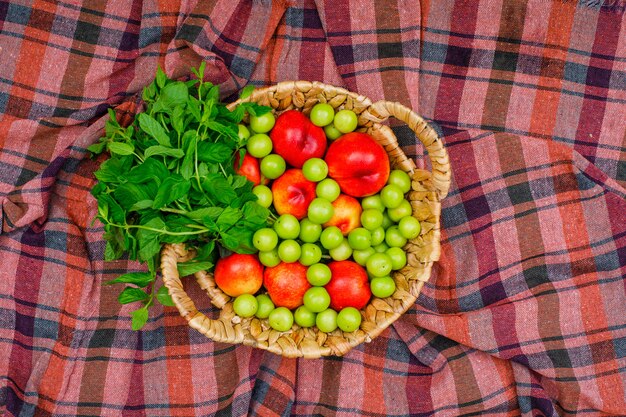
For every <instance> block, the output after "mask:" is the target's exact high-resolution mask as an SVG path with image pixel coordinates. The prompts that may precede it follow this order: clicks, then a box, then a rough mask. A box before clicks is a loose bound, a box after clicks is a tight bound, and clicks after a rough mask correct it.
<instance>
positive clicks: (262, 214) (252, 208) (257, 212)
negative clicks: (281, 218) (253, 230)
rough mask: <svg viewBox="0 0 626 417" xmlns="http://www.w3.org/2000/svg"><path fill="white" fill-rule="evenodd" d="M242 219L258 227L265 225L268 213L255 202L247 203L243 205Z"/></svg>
mask: <svg viewBox="0 0 626 417" xmlns="http://www.w3.org/2000/svg"><path fill="white" fill-rule="evenodd" d="M242 211H243V217H244V218H245V219H246V221H248V222H250V223H254V224H258V225H265V224H266V223H267V218H268V217H269V215H270V211H269V210H268V209H266V208H265V207H263V206H261V205H260V204H258V203H256V202H255V201H248V202H247V203H245V204H244V205H243V209H242Z"/></svg>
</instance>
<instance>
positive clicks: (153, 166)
mask: <svg viewBox="0 0 626 417" xmlns="http://www.w3.org/2000/svg"><path fill="white" fill-rule="evenodd" d="M169 176H170V172H169V170H168V169H167V167H166V166H165V164H163V162H161V161H159V160H158V159H155V158H148V159H146V160H145V161H144V162H143V163H141V164H139V165H137V166H135V167H133V169H131V170H130V172H129V173H128V175H126V177H125V179H126V180H128V181H130V182H132V183H135V184H141V183H144V182H147V181H150V180H153V179H155V178H157V179H159V182H160V181H162V180H164V179H165V178H167V177H169Z"/></svg>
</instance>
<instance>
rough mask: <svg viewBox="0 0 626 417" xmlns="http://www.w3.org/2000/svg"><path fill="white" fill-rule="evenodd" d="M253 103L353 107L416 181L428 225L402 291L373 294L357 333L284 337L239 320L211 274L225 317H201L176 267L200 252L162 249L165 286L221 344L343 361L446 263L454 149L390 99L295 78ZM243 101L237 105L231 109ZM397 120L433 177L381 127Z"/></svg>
mask: <svg viewBox="0 0 626 417" xmlns="http://www.w3.org/2000/svg"><path fill="white" fill-rule="evenodd" d="M249 100H251V101H255V102H257V103H259V104H263V105H267V106H270V107H272V108H273V109H274V112H275V113H277V114H280V113H281V112H283V111H285V110H290V109H298V110H301V111H302V112H304V113H305V114H308V113H309V112H310V110H311V108H312V107H313V106H314V105H315V104H316V103H318V102H327V103H329V104H330V105H332V106H333V107H334V108H336V109H344V108H345V109H351V110H353V111H354V112H355V113H357V115H358V116H359V128H358V131H362V132H367V133H369V134H370V135H372V136H373V137H374V138H375V139H376V140H377V141H378V142H379V143H380V144H381V145H383V147H384V148H385V149H386V150H387V153H388V154H389V158H390V161H391V166H392V168H396V169H402V170H404V171H405V172H407V173H408V174H409V175H410V176H411V178H412V190H411V191H410V192H409V194H408V197H409V200H410V202H411V206H412V207H413V216H415V217H416V218H417V219H418V220H420V222H421V224H422V232H421V234H420V236H418V237H417V238H415V239H413V240H411V241H409V242H408V243H407V245H406V246H405V249H406V251H407V260H408V262H407V266H406V267H404V268H403V269H402V270H400V271H397V272H396V273H395V274H394V280H395V282H396V287H397V289H396V291H395V293H394V294H393V295H392V296H391V297H388V298H385V299H379V298H375V297H372V299H371V301H370V303H369V304H368V305H367V306H366V307H365V308H364V309H363V310H362V311H361V314H362V318H363V320H362V324H361V327H360V329H358V330H357V331H355V332H352V333H344V332H342V331H341V330H339V329H337V330H335V331H333V332H332V333H323V332H320V331H318V330H317V328H315V327H313V328H300V327H299V326H297V325H295V324H294V326H293V327H292V328H291V330H289V331H287V332H278V331H275V330H273V329H271V328H270V327H269V325H268V323H267V320H259V319H257V318H255V317H252V318H241V317H239V316H236V315H235V313H234V312H233V308H232V300H231V298H230V297H229V296H227V295H226V294H224V293H223V292H222V291H221V290H220V289H219V288H218V287H217V286H216V285H215V281H214V280H213V276H212V274H209V273H205V272H199V273H197V274H196V275H195V276H196V279H197V282H198V284H199V285H200V287H201V288H202V289H204V290H206V292H207V293H208V295H209V297H210V299H211V302H212V303H213V304H214V305H215V306H216V307H218V308H220V309H221V311H220V315H219V318H218V319H210V318H208V317H207V316H206V315H204V314H203V313H201V312H199V311H198V310H197V309H196V307H195V305H194V303H193V301H192V300H191V299H190V298H189V296H188V295H187V293H186V292H185V290H184V289H183V284H182V282H181V280H180V277H179V275H178V271H177V268H176V264H177V262H183V261H186V260H189V259H191V258H192V257H193V255H194V254H193V253H190V252H188V251H187V250H186V249H185V247H184V246H183V245H181V244H177V245H166V246H164V248H163V251H162V256H161V270H162V274H163V281H164V283H165V285H166V286H167V288H168V289H169V292H170V294H171V296H172V298H173V300H174V303H175V304H176V307H177V308H178V310H179V311H180V314H181V315H182V316H183V317H185V318H186V319H187V321H188V322H189V325H190V326H191V327H193V328H194V329H197V330H199V331H200V332H201V333H203V334H204V335H206V336H207V337H209V338H211V339H212V340H214V341H216V342H225V343H234V344H238V343H243V344H244V345H248V346H253V347H256V348H260V349H266V350H268V351H270V352H273V353H276V354H278V355H282V356H286V357H306V358H318V357H321V356H328V355H337V356H341V355H343V354H345V353H346V352H348V351H349V350H350V349H352V348H353V347H354V346H356V345H358V344H360V343H362V342H369V341H371V340H372V339H373V338H375V337H376V336H377V335H378V334H379V333H380V332H382V331H383V330H384V329H385V328H386V327H387V326H389V325H390V324H391V323H393V322H394V321H395V320H396V319H397V318H398V317H400V315H402V313H404V312H405V311H406V310H407V309H408V308H409V307H410V306H411V305H413V303H415V300H416V299H417V296H418V295H419V293H420V291H421V289H422V286H423V285H424V282H426V281H427V280H428V278H429V277H430V272H431V267H432V265H433V262H435V261H437V260H438V259H439V254H440V242H439V239H440V231H439V217H440V213H441V204H440V200H441V199H442V198H443V197H445V196H446V194H447V191H448V187H449V184H450V163H449V160H448V155H447V152H446V150H445V148H444V146H443V144H442V142H441V140H440V139H439V138H438V136H437V134H436V133H435V131H434V130H433V129H432V128H431V127H430V126H428V125H427V123H426V122H425V121H424V120H423V119H422V118H421V117H420V116H418V115H417V114H415V113H414V112H412V111H411V110H410V109H408V108H407V107H404V106H402V105H401V104H399V103H393V102H388V101H379V102H376V103H372V102H371V101H370V100H369V99H368V98H367V97H364V96H361V95H357V94H354V93H352V92H349V91H347V90H345V89H342V88H338V87H334V86H330V85H326V84H322V83H318V82H308V81H288V82H281V83H279V84H277V85H274V86H272V87H268V88H263V89H259V90H256V91H254V93H253V94H252V95H251V96H250V97H248V98H247V99H245V100H244V101H249ZM236 104H237V103H233V104H232V105H231V108H232V106H235V105H236ZM390 116H393V117H395V118H397V119H398V120H401V121H403V122H404V123H406V124H407V125H408V126H409V128H410V129H411V130H412V131H413V132H415V134H416V135H417V137H418V138H419V140H420V141H421V142H422V143H423V144H424V146H425V148H426V149H427V151H428V156H429V158H430V161H431V165H432V173H431V172H429V171H426V170H421V169H417V168H416V166H415V164H414V162H413V160H411V159H409V158H407V157H406V155H405V154H404V153H403V152H402V150H401V149H400V147H399V146H398V141H397V139H396V137H395V135H394V134H393V132H392V131H391V129H390V128H389V127H388V126H385V125H383V124H381V122H383V121H385V120H386V119H387V118H389V117H390Z"/></svg>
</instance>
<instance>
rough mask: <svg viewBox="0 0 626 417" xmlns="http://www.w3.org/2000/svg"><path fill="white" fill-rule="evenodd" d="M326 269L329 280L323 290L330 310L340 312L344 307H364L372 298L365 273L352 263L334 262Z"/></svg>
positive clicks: (359, 266)
mask: <svg viewBox="0 0 626 417" xmlns="http://www.w3.org/2000/svg"><path fill="white" fill-rule="evenodd" d="M328 267H329V268H330V272H331V278H330V282H329V283H328V284H326V286H325V288H326V291H328V294H329V295H330V306H331V308H333V309H334V310H336V311H340V310H341V309H342V308H345V307H354V308H356V309H358V310H360V309H362V308H363V307H365V306H366V305H367V303H368V302H369V300H370V298H371V296H372V292H371V290H370V284H369V279H368V277H367V271H365V269H364V268H363V267H362V266H361V265H359V264H357V263H356V262H353V261H334V262H330V263H329V264H328Z"/></svg>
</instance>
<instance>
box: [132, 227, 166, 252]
mask: <svg viewBox="0 0 626 417" xmlns="http://www.w3.org/2000/svg"><path fill="white" fill-rule="evenodd" d="M142 226H143V227H145V228H140V229H139V230H137V240H138V242H139V258H140V259H141V260H142V261H147V260H148V259H150V258H152V257H153V256H154V255H156V254H157V253H159V252H160V251H161V242H160V241H159V237H160V235H161V233H162V232H163V231H166V230H167V229H166V227H165V223H164V222H163V220H161V218H159V217H155V218H154V219H152V220H150V221H148V222H147V223H146V224H143V225H142Z"/></svg>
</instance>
